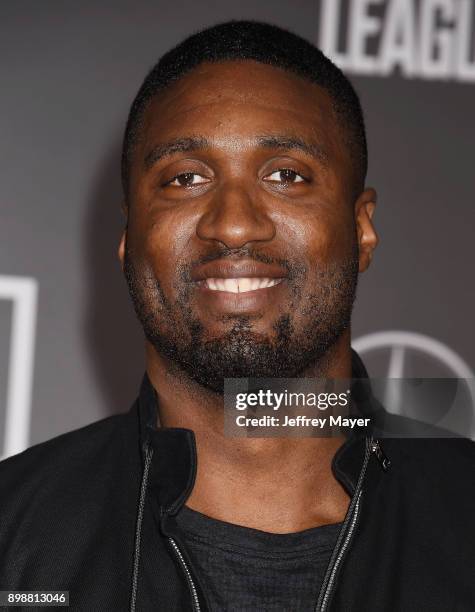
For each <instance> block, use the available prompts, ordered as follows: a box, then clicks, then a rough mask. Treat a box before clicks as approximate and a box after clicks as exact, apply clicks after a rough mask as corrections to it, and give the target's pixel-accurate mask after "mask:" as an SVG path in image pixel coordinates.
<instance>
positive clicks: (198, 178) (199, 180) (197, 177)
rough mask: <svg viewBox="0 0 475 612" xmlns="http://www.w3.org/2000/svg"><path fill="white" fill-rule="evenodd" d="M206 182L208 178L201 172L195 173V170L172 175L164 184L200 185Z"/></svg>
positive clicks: (175, 185)
mask: <svg viewBox="0 0 475 612" xmlns="http://www.w3.org/2000/svg"><path fill="white" fill-rule="evenodd" d="M207 182H208V179H207V178H205V177H204V176H202V175H201V174H197V173H196V172H183V173H182V174H177V175H176V176H175V177H173V178H172V179H171V180H170V181H168V182H167V183H166V185H172V186H173V187H194V186H195V185H202V184H203V183H207Z"/></svg>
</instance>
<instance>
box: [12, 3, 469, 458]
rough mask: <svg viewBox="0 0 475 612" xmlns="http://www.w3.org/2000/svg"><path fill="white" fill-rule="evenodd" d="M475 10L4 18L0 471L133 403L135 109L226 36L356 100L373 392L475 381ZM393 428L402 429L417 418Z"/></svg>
mask: <svg viewBox="0 0 475 612" xmlns="http://www.w3.org/2000/svg"><path fill="white" fill-rule="evenodd" d="M474 5H475V2H473V0H420V1H418V0H346V1H344V0H321V1H320V2H318V1H316V0H261V1H260V2H254V1H253V0H252V1H251V0H241V2H240V3H236V2H214V1H211V0H207V1H205V0H183V1H182V2H180V3H172V4H170V3H169V2H164V1H162V0H155V1H154V2H151V1H145V0H143V1H141V0H139V1H137V0H134V1H133V2H132V0H128V1H125V0H123V1H118V2H114V3H97V2H93V1H92V0H83V1H82V2H81V3H68V2H62V3H61V2H54V1H52V0H49V1H48V0H46V1H44V2H41V3H38V2H35V1H34V0H29V1H24V2H21V3H9V4H8V5H7V4H4V5H3V6H2V9H1V13H2V16H1V19H0V41H1V42H0V48H1V53H0V65H1V74H2V95H1V96H0V117H1V135H2V137H1V139H0V156H1V165H2V180H1V183H0V210H1V223H0V252H1V259H0V339H1V342H0V456H7V455H10V454H13V453H16V452H19V451H21V450H23V449H24V448H26V447H27V446H29V445H31V444H34V443H38V442H41V441H43V440H46V439H48V438H50V437H52V436H55V435H58V434H61V433H63V432H66V431H69V430H71V429H75V428H77V427H80V426H82V425H85V424H87V423H90V422H92V421H95V420H98V419H100V418H103V417H106V416H108V415H110V414H112V413H114V412H120V411H124V410H127V409H128V407H129V405H130V404H131V402H132V401H133V399H134V396H135V394H136V392H137V389H138V386H139V383H140V380H141V377H142V374H143V369H144V359H143V341H142V335H141V330H140V328H139V325H138V323H137V322H136V321H135V318H134V315H133V311H132V307H131V305H130V303H129V300H128V295H127V291H126V287H125V283H124V281H123V279H122V275H121V272H120V267H119V264H118V261H117V257H116V250H117V245H118V240H119V237H120V233H121V229H122V226H123V223H124V219H123V217H122V215H121V210H120V204H121V191H120V177H119V159H120V143H121V136H122V131H123V127H124V123H125V119H126V116H127V112H128V107H129V105H130V103H131V100H132V99H133V97H134V95H135V93H136V90H137V88H138V87H139V85H140V83H141V81H142V79H143V77H144V76H145V74H146V72H147V71H148V69H149V68H150V67H151V66H152V65H153V63H154V62H155V61H156V60H157V59H158V57H159V56H160V55H161V54H162V53H164V52H165V51H166V50H167V49H169V48H170V47H171V46H172V45H174V44H176V43H177V42H178V41H179V40H181V39H182V38H184V37H185V36H187V35H188V34H190V33H192V32H194V31H196V30H198V29H201V28H202V27H205V26H208V25H211V24H214V23H217V22H220V21H225V20H228V19H232V18H237V19H257V20H263V21H270V22H273V23H275V24H277V25H280V26H282V27H285V28H288V29H291V30H293V31H295V32H297V33H298V34H300V35H302V36H304V37H306V38H307V39H309V40H311V41H312V42H314V43H315V44H317V45H318V46H320V47H321V48H322V50H323V51H324V52H325V53H327V55H329V56H330V57H331V58H332V59H333V60H334V61H335V62H336V63H337V64H338V65H339V66H340V67H341V68H342V69H344V70H345V71H346V73H347V74H348V75H349V76H350V78H351V79H352V81H353V83H354V85H355V87H356V89H357V91H358V93H359V94H360V97H361V100H362V104H363V107H364V110H365V117H366V123H367V131H368V141H369V168H370V170H369V176H368V184H371V185H372V186H374V187H376V188H377V190H378V194H379V199H378V207H377V211H376V215H375V221H376V227H377V229H378V232H379V235H380V240H381V241H380V245H379V247H378V249H377V253H376V255H375V258H374V259H373V263H372V266H371V268H370V270H369V271H368V272H367V273H366V274H364V275H362V277H361V279H360V286H359V289H358V298H357V303H356V307H355V313H354V324H353V330H352V332H353V346H354V348H355V349H357V350H358V351H359V353H360V355H361V356H362V357H363V359H364V361H365V363H366V364H367V367H368V369H369V371H370V374H371V375H372V376H374V377H389V378H403V377H405V378H411V377H431V378H449V377H453V378H467V379H473V376H474V374H473V369H474V368H475V343H474V338H473V321H472V318H473V316H474V313H475V289H474V283H473V274H472V267H473V263H474V240H473V230H474V228H475V201H474V172H473V145H474V142H475V121H474V109H475V40H474V39H475V6H474ZM471 388H472V389H473V385H472V387H471ZM464 402H465V403H464V405H463V406H461V407H460V411H461V420H460V428H461V430H466V431H467V432H469V431H472V432H473V415H474V412H473V398H472V399H471V400H470V399H468V400H467V398H465V399H464ZM395 410H397V411H399V412H400V413H402V414H405V413H407V406H406V405H405V403H404V401H401V402H400V403H399V405H397V406H396V408H395Z"/></svg>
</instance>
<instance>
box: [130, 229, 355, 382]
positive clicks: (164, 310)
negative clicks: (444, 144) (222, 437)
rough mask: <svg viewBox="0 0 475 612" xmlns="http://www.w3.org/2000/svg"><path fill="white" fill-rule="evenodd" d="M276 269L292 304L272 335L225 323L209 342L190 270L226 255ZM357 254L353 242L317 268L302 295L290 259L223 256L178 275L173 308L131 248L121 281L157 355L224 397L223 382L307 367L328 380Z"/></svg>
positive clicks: (249, 320) (296, 265) (296, 266)
mask: <svg viewBox="0 0 475 612" xmlns="http://www.w3.org/2000/svg"><path fill="white" fill-rule="evenodd" d="M231 254H232V255H233V256H235V255H237V254H238V255H239V256H240V257H241V258H244V257H246V258H247V259H255V260H257V261H262V262H264V263H274V262H276V263H278V264H279V265H281V266H282V267H284V268H285V269H286V270H287V272H288V277H287V279H286V280H287V282H288V286H289V289H290V293H291V300H290V304H289V308H288V311H287V312H281V314H280V315H279V317H278V318H277V320H276V321H275V323H274V324H273V326H272V334H269V335H264V334H262V333H257V332H255V331H254V330H253V317H250V316H243V315H240V316H231V315H226V316H223V317H222V318H221V319H222V320H223V321H227V322H228V324H229V323H230V327H229V329H228V330H227V331H226V332H225V333H223V334H222V335H221V336H220V337H217V338H207V336H206V329H205V327H204V326H203V324H202V323H201V321H200V320H199V318H198V317H197V316H196V315H194V314H193V310H192V296H191V292H192V288H193V287H192V283H191V282H190V280H191V278H190V275H191V269H192V267H193V266H194V265H196V264H197V263H203V262H204V261H210V260H214V259H221V258H225V257H226V256H229V255H231ZM358 265H359V254H358V245H357V242H356V237H355V239H354V241H353V244H352V245H351V249H350V252H349V254H348V255H347V257H346V258H344V259H343V260H341V261H339V262H332V263H331V264H325V265H320V266H319V267H318V269H317V270H315V271H314V272H313V283H312V284H313V286H312V289H311V291H310V292H308V293H307V294H305V295H304V294H303V288H304V285H305V281H306V280H308V270H307V268H306V267H305V266H304V265H303V264H301V263H300V262H297V261H292V260H291V259H279V260H276V259H271V258H269V257H267V256H265V255H263V254H260V253H258V252H255V251H252V250H251V249H247V248H243V249H232V250H231V249H225V248H222V249H220V250H219V252H215V253H213V254H210V255H207V256H206V257H205V258H202V259H200V260H198V261H196V262H193V263H192V264H182V265H180V266H178V269H177V282H176V283H175V289H176V292H177V297H176V299H175V300H174V302H173V303H172V302H171V301H170V300H168V299H167V298H166V296H165V295H164V292H163V289H162V287H161V285H160V282H159V280H158V279H157V278H156V276H155V274H154V273H153V270H152V268H151V266H150V265H149V264H147V263H143V262H140V263H139V262H138V261H135V257H134V256H133V254H132V252H131V251H129V249H128V248H127V246H126V250H125V258H124V274H125V278H126V280H127V284H128V287H129V292H130V295H131V298H132V302H133V305H134V309H135V312H136V314H137V317H138V319H139V321H140V323H141V324H142V327H143V330H144V333H145V337H146V338H147V340H148V341H149V342H150V343H151V345H152V346H153V347H154V349H155V351H156V352H157V353H158V354H159V355H161V356H163V357H166V358H168V359H170V360H171V361H172V362H173V363H174V365H175V366H178V367H179V369H181V370H182V371H184V372H185V373H186V374H187V375H188V376H189V377H190V378H191V379H192V380H194V381H196V382H197V383H198V384H200V385H201V386H203V387H205V388H206V389H208V390H210V391H212V392H214V393H218V394H223V392H224V379H225V378H251V377H252V378H297V377H301V376H302V375H304V373H305V371H307V370H308V369H309V368H310V367H317V369H318V370H319V371H320V375H323V374H322V372H323V371H324V368H323V366H322V367H321V368H319V367H318V366H319V364H323V363H324V361H325V359H324V358H325V356H326V355H327V353H328V351H329V349H330V348H331V347H332V346H333V345H334V344H335V343H336V341H337V340H338V338H339V337H340V336H341V334H342V333H343V331H344V330H345V329H347V328H348V327H349V325H350V322H351V312H352V308H353V303H354V300H355V296H356V287H357V282H358Z"/></svg>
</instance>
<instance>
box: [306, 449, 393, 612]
mask: <svg viewBox="0 0 475 612" xmlns="http://www.w3.org/2000/svg"><path fill="white" fill-rule="evenodd" d="M372 453H374V454H375V455H376V458H377V459H378V461H379V463H380V464H381V467H382V468H383V470H384V471H387V469H389V466H390V461H389V459H388V458H387V457H386V455H385V454H384V453H383V451H382V449H381V446H380V445H379V442H378V441H377V440H373V438H366V446H365V456H364V460H363V466H362V467H361V471H360V475H359V477H358V482H357V485H356V489H355V492H354V494H353V498H352V501H351V503H350V507H349V508H348V513H347V515H346V517H345V520H344V525H343V527H342V529H343V530H345V531H346V534H345V536H344V538H343V540H342V542H341V544H340V546H339V548H338V550H337V552H336V553H334V554H333V559H332V561H333V562H332V563H331V564H330V566H329V567H328V569H327V571H326V574H325V578H324V580H323V584H322V588H321V589H320V594H319V596H318V601H317V605H316V607H315V612H326V610H327V608H328V604H329V601H330V596H331V595H332V592H333V590H334V587H335V580H336V575H337V571H338V568H339V566H340V564H341V562H342V559H343V557H344V556H345V553H346V551H347V549H348V546H349V544H350V541H351V538H352V536H353V532H354V530H355V527H356V524H357V522H358V517H359V513H360V508H361V496H362V494H363V480H364V476H365V474H366V469H367V467H368V461H369V458H370V456H371V454H372Z"/></svg>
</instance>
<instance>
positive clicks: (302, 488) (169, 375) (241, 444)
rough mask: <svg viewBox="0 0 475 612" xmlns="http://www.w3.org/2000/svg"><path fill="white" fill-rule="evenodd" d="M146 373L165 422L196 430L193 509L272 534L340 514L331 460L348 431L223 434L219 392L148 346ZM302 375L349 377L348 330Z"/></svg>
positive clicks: (343, 506)
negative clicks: (335, 435)
mask: <svg viewBox="0 0 475 612" xmlns="http://www.w3.org/2000/svg"><path fill="white" fill-rule="evenodd" d="M147 373H148V376H149V378H150V381H151V382H152V385H153V386H154V388H155V390H156V391H157V395H158V404H159V419H160V424H161V426H162V427H182V428H186V429H191V430H193V432H194V434H195V438H196V446H197V453H198V470H197V476H196V482H195V486H194V488H193V491H192V493H191V495H190V497H189V499H188V501H187V505H188V506H189V507H190V508H192V509H194V510H197V511H198V512H202V513H203V514H206V515H208V516H211V517H213V518H216V519H218V520H222V521H227V522H230V523H234V524H238V525H243V526H245V527H252V528H254V529H260V530H262V531H268V532H272V533H290V532H296V531H302V530H304V529H309V528H311V527H316V526H319V525H324V524H328V523H335V522H339V521H342V520H343V518H344V516H345V514H346V510H347V508H348V504H349V497H348V495H347V493H346V492H345V491H344V489H343V488H342V486H341V485H340V484H339V482H338V481H337V480H336V479H335V477H334V476H333V472H332V469H331V462H332V459H333V456H334V454H335V452H336V451H337V450H338V448H339V447H340V446H341V445H342V444H343V442H344V438H342V437H338V438H310V437H309V438H231V437H226V436H225V435H224V410H223V396H222V395H218V394H214V393H212V392H210V391H209V390H207V389H204V388H203V387H202V386H200V385H198V384H197V383H196V382H194V381H192V380H190V379H189V377H187V375H186V374H185V373H184V372H183V371H182V370H181V369H178V368H177V367H176V366H175V365H174V364H172V363H171V362H170V361H168V360H166V359H164V358H163V357H162V356H161V355H158V354H157V352H156V351H155V350H154V349H153V347H152V346H151V345H147ZM305 375H306V376H307V377H312V376H314V377H317V376H326V377H328V378H351V350H350V333H349V330H347V331H346V332H345V333H344V334H343V335H342V336H341V337H340V339H339V341H338V342H337V343H336V344H335V345H334V347H332V349H331V350H330V351H328V352H327V354H326V355H325V356H324V360H323V361H322V362H320V363H319V364H314V365H313V366H312V367H311V368H309V370H308V372H305Z"/></svg>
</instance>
